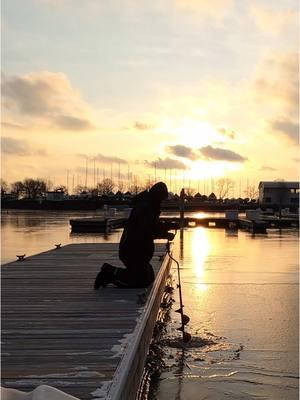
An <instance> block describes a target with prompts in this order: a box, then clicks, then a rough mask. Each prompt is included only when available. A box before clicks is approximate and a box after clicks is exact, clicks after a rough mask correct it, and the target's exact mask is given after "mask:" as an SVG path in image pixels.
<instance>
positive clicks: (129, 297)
mask: <svg viewBox="0 0 300 400" xmlns="http://www.w3.org/2000/svg"><path fill="white" fill-rule="evenodd" d="M103 262H109V263H112V264H114V265H121V263H120V261H119V260H118V244H117V243H111V244H108V243H105V244H104V243H101V244H94V243H93V244H72V245H67V246H64V247H61V248H59V249H56V250H51V251H47V252H44V253H41V254H38V255H35V256H32V257H28V258H25V260H24V261H16V262H13V263H9V264H6V265H4V266H2V317H1V318H2V341H3V344H2V366H3V368H2V385H3V386H4V387H10V388H15V389H19V390H22V391H31V390H33V389H34V388H36V387H37V386H39V385H50V386H54V387H56V388H58V389H60V390H62V391H64V392H66V393H69V394H71V395H73V396H75V397H78V398H80V399H82V400H84V399H91V398H92V397H101V394H103V391H104V392H105V391H106V392H107V393H106V394H108V395H110V396H111V397H109V398H111V399H121V398H122V399H133V398H135V393H136V391H137V389H138V386H139V382H140V378H141V376H142V373H143V368H144V361H145V357H146V355H147V351H148V348H149V343H150V340H151V337H152V332H153V328H154V324H155V322H156V317H157V313H158V310H159V307H160V302H161V297H162V293H163V291H164V287H165V281H166V278H167V276H168V274H169V269H170V262H169V258H168V257H167V256H166V251H165V245H163V244H157V245H156V251H155V255H154V257H153V259H152V265H153V268H154V270H155V273H156V280H155V282H154V284H153V286H152V288H150V289H148V290H146V289H119V288H115V287H107V288H105V289H100V290H99V291H95V290H94V289H93V282H94V279H95V277H96V275H97V273H98V271H99V269H100V266H101V265H102V263H103ZM104 389H107V390H104Z"/></svg>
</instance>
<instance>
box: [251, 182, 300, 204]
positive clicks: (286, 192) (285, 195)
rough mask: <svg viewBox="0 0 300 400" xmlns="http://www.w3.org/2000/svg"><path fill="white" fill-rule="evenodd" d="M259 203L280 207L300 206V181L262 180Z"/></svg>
mask: <svg viewBox="0 0 300 400" xmlns="http://www.w3.org/2000/svg"><path fill="white" fill-rule="evenodd" d="M258 189H259V203H260V204H261V205H264V206H271V207H272V206H277V207H280V208H290V207H291V208H298V207H299V182H286V181H274V182H260V183H259V186H258Z"/></svg>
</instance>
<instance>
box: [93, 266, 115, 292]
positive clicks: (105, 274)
mask: <svg viewBox="0 0 300 400" xmlns="http://www.w3.org/2000/svg"><path fill="white" fill-rule="evenodd" d="M116 269H117V268H116V267H114V266H113V265H110V264H108V263H104V264H103V265H102V267H101V271H100V272H99V273H98V275H97V277H96V279H95V282H94V289H95V290H97V289H99V288H100V287H101V286H102V287H106V286H107V285H108V284H109V283H112V282H113V280H114V278H115V271H116Z"/></svg>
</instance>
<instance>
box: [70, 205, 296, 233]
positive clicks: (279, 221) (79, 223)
mask: <svg viewBox="0 0 300 400" xmlns="http://www.w3.org/2000/svg"><path fill="white" fill-rule="evenodd" d="M233 211H234V210H233ZM235 214H236V215H234V216H230V215H229V216H227V215H225V216H217V217H216V216H205V217H197V216H184V217H183V218H180V217H175V216H164V217H162V218H161V220H162V221H164V222H172V223H177V224H179V225H180V226H182V227H183V228H188V227H197V226H203V227H206V228H221V229H244V230H247V231H249V232H252V233H266V232H267V229H271V228H291V227H297V228H299V219H298V218H297V217H282V218H279V217H276V216H266V215H259V216H255V217H254V218H252V216H251V215H250V216H247V214H246V216H239V215H238V213H237V212H236V213H235ZM126 221H127V218H126V217H110V218H105V217H103V218H99V217H92V218H78V219H71V220H70V225H71V229H72V232H74V233H78V232H81V233H84V232H85V233H92V232H100V233H101V232H102V233H103V232H107V231H109V230H112V229H116V228H123V227H124V226H125V223H126Z"/></svg>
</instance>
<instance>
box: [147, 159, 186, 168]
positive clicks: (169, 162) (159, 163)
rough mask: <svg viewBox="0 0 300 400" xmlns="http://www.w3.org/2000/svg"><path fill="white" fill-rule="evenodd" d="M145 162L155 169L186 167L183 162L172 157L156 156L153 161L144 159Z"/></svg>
mask: <svg viewBox="0 0 300 400" xmlns="http://www.w3.org/2000/svg"><path fill="white" fill-rule="evenodd" d="M145 164H146V165H148V166H149V167H153V168H157V169H186V165H185V164H184V163H183V162H181V161H178V160H174V159H173V158H165V159H162V158H158V159H157V160H155V161H150V162H149V161H145Z"/></svg>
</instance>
